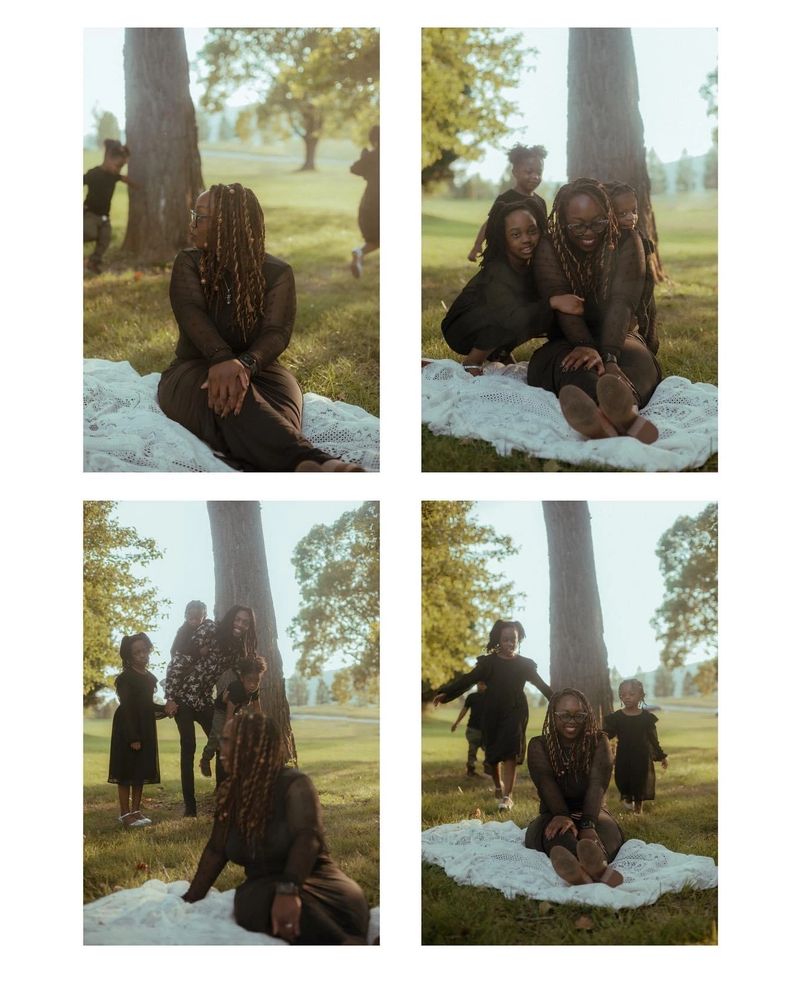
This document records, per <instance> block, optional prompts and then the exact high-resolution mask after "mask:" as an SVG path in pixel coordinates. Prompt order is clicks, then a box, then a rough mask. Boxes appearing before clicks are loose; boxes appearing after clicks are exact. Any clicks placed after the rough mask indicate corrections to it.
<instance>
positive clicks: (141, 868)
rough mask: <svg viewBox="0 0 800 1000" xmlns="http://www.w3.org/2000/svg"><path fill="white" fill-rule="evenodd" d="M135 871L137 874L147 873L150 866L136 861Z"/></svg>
mask: <svg viewBox="0 0 800 1000" xmlns="http://www.w3.org/2000/svg"><path fill="white" fill-rule="evenodd" d="M136 871H137V872H149V871H150V865H148V864H147V863H146V862H144V861H138V862H137V863H136Z"/></svg>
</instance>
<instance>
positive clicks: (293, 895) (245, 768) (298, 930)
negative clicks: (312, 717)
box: [183, 710, 369, 944]
mask: <svg viewBox="0 0 800 1000" xmlns="http://www.w3.org/2000/svg"><path fill="white" fill-rule="evenodd" d="M290 732H291V730H290V729H289V715H288V710H287V711H286V713H285V715H284V716H283V717H282V718H276V717H275V716H273V715H270V717H269V718H267V717H265V716H263V715H247V714H245V715H237V716H234V718H233V719H231V721H230V722H228V723H227V724H226V726H225V729H224V731H223V736H222V740H221V751H222V755H223V763H224V765H225V768H226V770H227V772H228V775H229V777H228V778H227V779H226V780H225V781H224V782H223V783H222V785H220V788H219V791H218V793H217V810H216V813H215V816H214V826H213V829H212V831H211V837H210V839H209V841H208V844H207V845H206V847H205V850H204V851H203V854H202V856H201V858H200V862H199V864H198V866H197V873H196V874H195V876H194V878H193V879H192V883H191V885H190V886H189V890H188V892H187V893H186V895H185V896H184V897H183V898H184V899H185V900H186V901H187V902H188V903H194V902H196V901H197V900H198V899H203V898H204V897H205V895H206V894H207V893H208V890H209V889H210V888H211V886H212V885H213V884H214V882H215V881H216V879H217V877H218V875H219V874H220V872H221V871H222V869H223V868H224V867H225V864H226V863H227V862H228V861H233V862H234V863H235V864H239V865H242V866H244V870H245V875H246V879H245V881H244V882H243V883H242V884H241V885H240V886H239V887H238V888H237V889H236V894H235V897H234V911H233V912H234V917H235V919H236V922H237V923H238V924H239V925H240V926H242V927H244V928H246V929H247V930H249V931H256V932H260V933H263V934H271V935H272V936H274V937H280V938H283V939H284V940H285V941H288V942H289V943H290V944H366V938H367V927H368V924H369V907H368V906H367V901H366V898H365V897H364V893H363V892H362V891H361V888H360V887H359V886H358V885H357V884H356V883H355V882H354V881H353V880H352V879H351V878H348V877H347V876H346V875H345V874H344V872H342V871H341V870H340V869H339V868H337V867H336V865H335V864H334V863H333V861H332V860H331V857H330V854H329V853H328V848H327V845H326V842H325V831H324V829H323V825H322V815H321V808H320V802H319V797H318V796H317V792H316V789H315V788H314V785H313V784H312V783H311V779H310V778H308V776H307V775H305V774H303V773H302V772H301V771H298V770H297V768H295V767H289V766H287V764H288V762H289V760H290V759H291V758H292V756H293V745H292V743H291V741H290V740H287V738H286V734H287V733H290Z"/></svg>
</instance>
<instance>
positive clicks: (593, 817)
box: [525, 688, 624, 886]
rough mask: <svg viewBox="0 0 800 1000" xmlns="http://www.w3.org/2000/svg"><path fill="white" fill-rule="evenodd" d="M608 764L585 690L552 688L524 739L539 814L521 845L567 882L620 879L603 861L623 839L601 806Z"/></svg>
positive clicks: (605, 741) (602, 735)
mask: <svg viewBox="0 0 800 1000" xmlns="http://www.w3.org/2000/svg"><path fill="white" fill-rule="evenodd" d="M611 767H612V760H611V747H610V744H609V742H608V737H607V736H606V735H605V733H603V732H601V731H600V730H599V729H598V728H597V723H596V722H595V718H594V713H593V712H592V709H591V706H590V705H589V703H588V702H587V700H586V698H585V696H584V695H583V694H582V693H581V692H580V691H575V690H573V689H572V688H563V689H562V690H561V691H557V692H556V693H555V694H554V695H553V697H552V699H551V700H550V704H549V705H548V706H547V715H546V716H545V720H544V726H543V727H542V735H541V736H534V738H533V739H532V740H531V741H530V743H529V744H528V770H529V771H530V775H531V779H532V781H533V783H534V785H535V786H536V790H537V792H538V793H539V815H538V816H537V817H536V819H535V820H533V822H532V823H531V824H530V826H529V827H528V829H527V831H526V833H525V846H526V847H530V848H532V849H533V850H534V851H543V852H544V853H545V854H547V855H548V857H549V858H550V861H551V862H552V864H553V868H554V869H555V870H556V872H557V873H558V875H560V876H561V878H563V879H564V881H565V882H568V883H569V884H570V885H590V884H591V883H592V882H604V883H605V884H606V885H609V886H618V885H620V884H621V882H622V875H621V874H620V873H619V872H618V871H616V870H615V869H613V868H611V867H609V864H608V862H609V861H613V860H614V858H615V857H616V855H617V852H618V851H619V849H620V847H621V846H622V842H623V840H624V837H623V834H622V830H621V829H620V828H619V826H618V825H617V823H616V822H615V821H614V820H613V819H612V818H611V816H610V815H609V813H608V812H607V811H606V810H605V809H604V808H603V802H604V800H605V794H606V789H607V788H608V783H609V781H610V780H611Z"/></svg>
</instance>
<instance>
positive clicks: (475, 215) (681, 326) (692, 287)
mask: <svg viewBox="0 0 800 1000" xmlns="http://www.w3.org/2000/svg"><path fill="white" fill-rule="evenodd" d="M490 204H491V203H490V202H489V201H486V202H484V201H479V200H475V201H468V200H460V199H452V198H441V197H431V198H426V199H424V200H423V206H422V207H423V217H422V354H423V357H429V358H455V359H456V360H460V358H459V357H458V355H455V354H453V353H452V352H451V351H450V350H449V348H448V347H447V344H446V343H445V342H444V339H443V338H442V334H441V329H440V324H441V321H442V318H443V316H444V314H445V312H446V311H447V309H448V308H449V307H450V305H451V304H452V302H453V300H454V299H455V298H456V296H457V295H458V293H459V292H460V291H461V289H462V288H463V287H464V285H465V284H466V283H467V281H468V280H469V279H470V278H471V277H472V275H473V274H475V271H476V268H477V264H471V263H470V262H469V261H468V260H467V254H468V253H469V250H470V247H471V246H472V243H473V241H474V239H475V235H476V233H477V231H478V228H479V226H480V224H481V222H482V221H483V220H484V219H485V217H486V212H487V211H488V209H489V207H490ZM653 205H654V211H655V216H656V224H657V226H658V235H659V251H660V253H661V260H662V262H663V264H664V267H665V269H666V271H667V274H668V280H667V281H665V282H664V283H663V284H661V285H658V286H657V288H656V304H657V307H658V321H659V329H660V337H661V347H660V350H659V353H658V359H659V362H660V363H661V366H662V368H663V370H664V375H665V376H667V375H682V376H684V377H685V378H688V379H690V380H691V381H693V382H711V383H713V384H715V385H716V383H717V196H716V192H710V191H707V192H696V193H691V194H684V195H661V196H657V197H655V198H654V199H653ZM540 343H541V342H540V341H533V342H531V343H530V344H528V345H526V346H524V347H521V348H519V349H518V350H516V351H515V352H514V353H515V356H516V357H517V359H518V360H519V361H527V360H528V359H529V358H530V356H531V354H532V353H533V350H534V347H535V346H538V345H539V344H540ZM422 454H423V468H424V469H425V470H426V471H429V472H432V471H443V472H448V471H473V472H480V471H497V472H514V471H517V472H525V471H533V472H540V471H542V470H543V466H544V465H545V463H544V462H543V461H540V460H539V459H536V458H532V457H530V456H527V455H523V454H522V453H520V452H515V453H514V454H512V455H511V456H509V457H507V458H501V457H500V456H499V455H498V454H497V453H496V452H495V451H494V449H493V448H492V447H491V445H489V444H487V443H485V442H479V441H467V440H457V439H455V438H450V437H446V436H443V435H440V436H437V435H434V434H432V433H430V431H428V430H427V428H423V437H422ZM575 469H576V467H575V466H570V465H567V464H566V463H557V462H547V469H546V471H575ZM716 469H717V456H716V455H714V456H712V457H711V459H709V461H708V462H707V463H706V464H705V465H704V466H703V467H702V468H701V469H698V470H694V471H699V472H710V471H711V472H713V471H716ZM592 471H609V470H602V469H596V468H595V467H592Z"/></svg>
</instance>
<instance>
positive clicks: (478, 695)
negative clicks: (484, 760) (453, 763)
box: [450, 681, 486, 778]
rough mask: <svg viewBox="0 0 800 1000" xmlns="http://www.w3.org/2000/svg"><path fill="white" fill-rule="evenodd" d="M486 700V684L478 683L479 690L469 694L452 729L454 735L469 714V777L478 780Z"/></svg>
mask: <svg viewBox="0 0 800 1000" xmlns="http://www.w3.org/2000/svg"><path fill="white" fill-rule="evenodd" d="M485 700H486V684H485V682H484V681H478V690H477V691H473V692H472V694H468V695H467V697H466V699H465V700H464V706H463V708H462V709H461V711H460V712H459V713H458V718H457V719H456V721H455V722H454V723H453V725H452V726H451V727H450V732H451V733H454V732H455V731H456V729H457V728H458V724H459V722H461V720H462V719H463V718H464V716H465V715H466V714H467V712H469V718H468V719H467V731H466V737H467V777H468V778H477V777H478V773H477V771H476V770H475V764H476V763H477V761H478V750H479V749H480V747H482V746H483V703H484V701H485Z"/></svg>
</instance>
